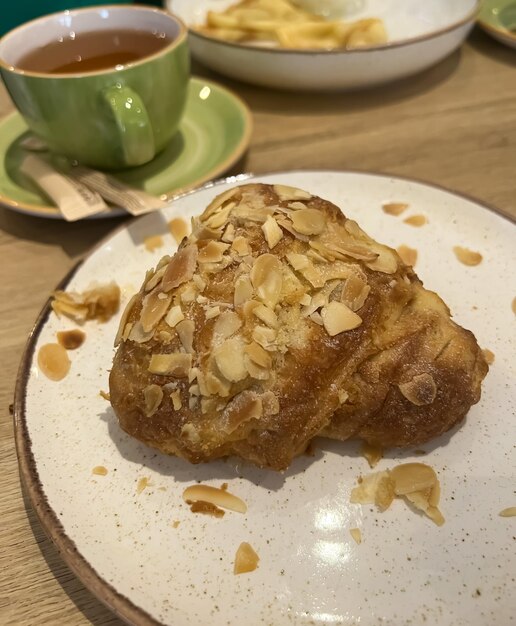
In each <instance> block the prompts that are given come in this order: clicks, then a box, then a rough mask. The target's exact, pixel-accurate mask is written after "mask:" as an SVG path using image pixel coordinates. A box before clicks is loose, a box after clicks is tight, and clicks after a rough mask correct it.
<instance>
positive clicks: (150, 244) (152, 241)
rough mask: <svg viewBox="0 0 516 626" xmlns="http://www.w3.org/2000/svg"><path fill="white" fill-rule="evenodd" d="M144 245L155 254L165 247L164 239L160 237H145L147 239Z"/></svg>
mask: <svg viewBox="0 0 516 626" xmlns="http://www.w3.org/2000/svg"><path fill="white" fill-rule="evenodd" d="M143 244H144V246H145V247H146V248H147V250H148V251H149V252H154V250H157V249H158V248H161V247H162V246H163V238H162V237H161V236H160V235H152V236H150V237H145V239H144V240H143Z"/></svg>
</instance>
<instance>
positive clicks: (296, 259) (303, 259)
mask: <svg viewBox="0 0 516 626" xmlns="http://www.w3.org/2000/svg"><path fill="white" fill-rule="evenodd" d="M286 257H287V261H288V262H289V263H290V265H292V267H293V268H294V269H295V270H296V271H299V270H303V269H305V268H307V267H310V261H309V260H308V258H307V256H306V255H305V254H297V253H295V252H290V253H289V254H287V255H286Z"/></svg>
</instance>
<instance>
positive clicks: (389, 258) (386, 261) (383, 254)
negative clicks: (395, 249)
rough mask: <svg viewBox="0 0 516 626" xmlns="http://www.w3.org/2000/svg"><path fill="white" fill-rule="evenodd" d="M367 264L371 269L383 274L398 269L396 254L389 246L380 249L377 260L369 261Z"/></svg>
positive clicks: (391, 272)
mask: <svg viewBox="0 0 516 626" xmlns="http://www.w3.org/2000/svg"><path fill="white" fill-rule="evenodd" d="M366 265H367V267H368V268H369V269H371V270H374V271H376V272H382V273H383V274H394V273H395V272H396V271H397V269H398V261H397V259H396V256H395V255H394V254H393V253H392V252H391V251H390V250H389V249H387V248H382V249H381V250H379V255H378V258H377V259H376V261H367V262H366Z"/></svg>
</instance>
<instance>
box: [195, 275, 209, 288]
mask: <svg viewBox="0 0 516 626" xmlns="http://www.w3.org/2000/svg"><path fill="white" fill-rule="evenodd" d="M192 282H193V283H194V285H195V286H196V287H197V289H198V290H199V291H204V290H205V289H206V281H205V280H204V279H203V278H201V276H199V274H194V275H193V276H192Z"/></svg>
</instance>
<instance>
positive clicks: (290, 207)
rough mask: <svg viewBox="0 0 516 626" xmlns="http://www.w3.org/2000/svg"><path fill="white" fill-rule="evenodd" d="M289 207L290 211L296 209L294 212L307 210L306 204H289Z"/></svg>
mask: <svg viewBox="0 0 516 626" xmlns="http://www.w3.org/2000/svg"><path fill="white" fill-rule="evenodd" d="M287 206H288V208H289V209H294V211H297V210H298V209H306V204H305V203H304V202H289V203H288V204H287Z"/></svg>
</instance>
